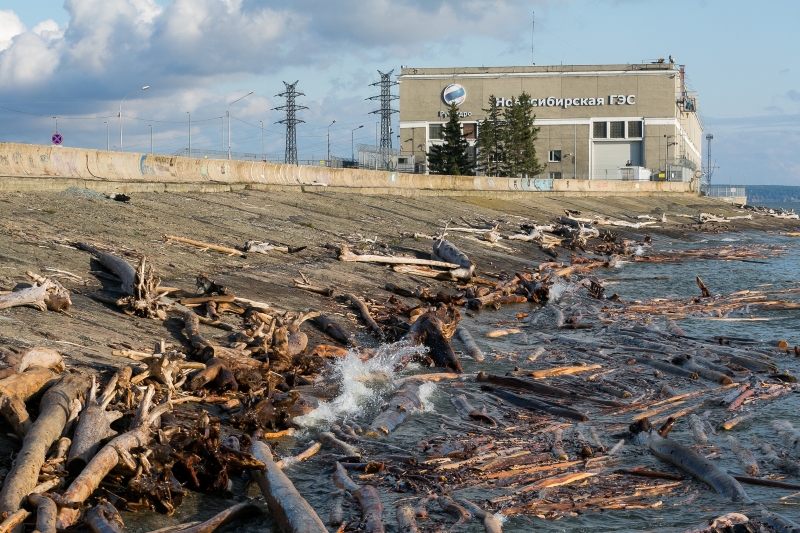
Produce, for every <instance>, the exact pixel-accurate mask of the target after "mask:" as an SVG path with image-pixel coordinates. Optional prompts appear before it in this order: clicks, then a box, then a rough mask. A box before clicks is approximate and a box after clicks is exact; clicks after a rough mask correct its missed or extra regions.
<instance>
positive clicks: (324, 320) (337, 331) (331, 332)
mask: <svg viewBox="0 0 800 533" xmlns="http://www.w3.org/2000/svg"><path fill="white" fill-rule="evenodd" d="M312 321H313V322H314V324H316V326H317V327H318V328H319V329H320V330H322V332H323V333H325V334H326V335H328V336H329V337H330V338H332V339H333V340H335V341H339V342H341V343H343V344H350V342H351V341H352V339H351V338H350V335H348V333H347V332H346V331H345V330H344V328H342V326H340V325H339V324H337V323H336V322H334V321H333V320H331V319H330V318H328V317H327V316H324V315H320V316H318V317H316V318H313V319H312Z"/></svg>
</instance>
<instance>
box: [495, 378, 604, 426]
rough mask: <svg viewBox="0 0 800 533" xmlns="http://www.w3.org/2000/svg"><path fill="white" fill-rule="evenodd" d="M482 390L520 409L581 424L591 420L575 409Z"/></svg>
mask: <svg viewBox="0 0 800 533" xmlns="http://www.w3.org/2000/svg"><path fill="white" fill-rule="evenodd" d="M481 390H484V391H487V392H490V393H492V394H494V395H495V396H497V397H498V398H502V399H503V400H506V401H507V402H510V403H513V404H514V405H519V406H520V407H525V408H526V409H530V410H532V411H540V412H543V413H548V414H551V415H554V416H561V417H564V418H569V419H571V420H577V421H579V422H586V421H587V420H589V417H588V416H586V415H585V414H583V413H581V412H580V411H576V410H575V409H569V408H566V407H560V406H558V405H551V404H550V403H547V402H544V401H542V400H534V399H532V398H526V397H525V396H521V395H519V394H514V393H513V392H507V391H504V390H501V389H497V388H495V387H491V386H489V385H481Z"/></svg>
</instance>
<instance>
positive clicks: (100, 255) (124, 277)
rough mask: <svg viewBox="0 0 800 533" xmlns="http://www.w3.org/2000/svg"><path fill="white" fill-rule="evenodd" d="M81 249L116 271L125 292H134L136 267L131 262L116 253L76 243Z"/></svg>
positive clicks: (112, 270) (129, 293)
mask: <svg viewBox="0 0 800 533" xmlns="http://www.w3.org/2000/svg"><path fill="white" fill-rule="evenodd" d="M75 247H76V248H78V249H79V250H84V251H87V252H89V253H90V254H92V255H93V256H95V258H96V259H97V260H98V261H99V262H100V264H101V265H103V266H104V267H106V268H107V269H108V270H110V271H111V272H113V273H114V275H115V276H117V277H118V278H119V279H120V280H121V281H122V290H123V292H124V293H125V294H128V295H131V294H133V286H134V284H135V283H136V269H135V268H133V267H132V266H131V265H130V263H128V262H127V261H125V260H124V259H121V258H119V257H117V256H116V255H114V254H108V253H104V252H101V251H100V250H98V249H96V248H94V247H93V246H90V245H88V244H85V243H78V244H76V245H75Z"/></svg>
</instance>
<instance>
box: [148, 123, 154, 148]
mask: <svg viewBox="0 0 800 533" xmlns="http://www.w3.org/2000/svg"><path fill="white" fill-rule="evenodd" d="M148 126H150V155H153V125H152V124H148Z"/></svg>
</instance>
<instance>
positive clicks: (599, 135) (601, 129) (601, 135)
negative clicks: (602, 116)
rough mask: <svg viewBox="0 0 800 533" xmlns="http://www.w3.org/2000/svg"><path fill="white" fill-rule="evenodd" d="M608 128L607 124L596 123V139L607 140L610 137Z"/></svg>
mask: <svg viewBox="0 0 800 533" xmlns="http://www.w3.org/2000/svg"><path fill="white" fill-rule="evenodd" d="M607 127H608V123H607V122H595V123H594V138H595V139H605V138H606V137H608V134H607V133H606V131H607V130H606V128H607Z"/></svg>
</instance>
